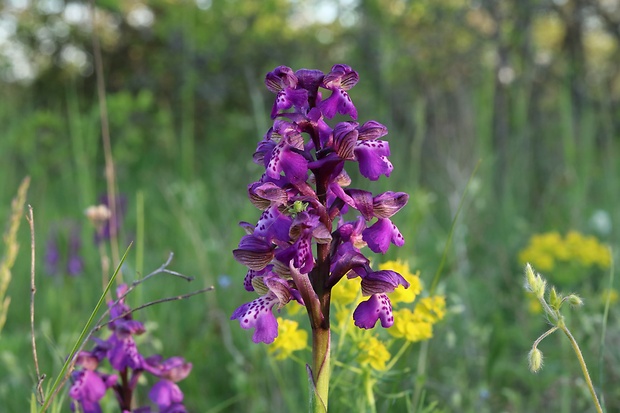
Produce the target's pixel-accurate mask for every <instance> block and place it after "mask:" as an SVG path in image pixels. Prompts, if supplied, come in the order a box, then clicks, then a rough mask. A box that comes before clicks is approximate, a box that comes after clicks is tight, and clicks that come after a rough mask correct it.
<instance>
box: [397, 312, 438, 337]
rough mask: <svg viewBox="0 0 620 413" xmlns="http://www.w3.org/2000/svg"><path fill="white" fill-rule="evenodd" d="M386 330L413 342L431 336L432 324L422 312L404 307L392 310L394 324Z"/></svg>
mask: <svg viewBox="0 0 620 413" xmlns="http://www.w3.org/2000/svg"><path fill="white" fill-rule="evenodd" d="M387 331H388V332H389V333H390V334H391V335H392V336H393V337H396V338H403V339H405V340H407V341H411V342H413V343H415V342H418V341H424V340H428V339H430V338H432V337H433V324H432V323H431V322H430V321H428V320H427V319H426V318H425V317H424V315H423V314H421V313H414V312H413V311H411V310H410V309H408V308H405V309H402V310H398V311H395V312H394V325H393V326H392V327H390V328H389V329H388V330H387Z"/></svg>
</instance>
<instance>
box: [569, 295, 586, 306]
mask: <svg viewBox="0 0 620 413" xmlns="http://www.w3.org/2000/svg"><path fill="white" fill-rule="evenodd" d="M566 300H567V301H568V304H570V305H571V307H580V306H582V305H583V300H582V299H581V297H579V296H578V295H577V294H571V295H569V296H568V297H566Z"/></svg>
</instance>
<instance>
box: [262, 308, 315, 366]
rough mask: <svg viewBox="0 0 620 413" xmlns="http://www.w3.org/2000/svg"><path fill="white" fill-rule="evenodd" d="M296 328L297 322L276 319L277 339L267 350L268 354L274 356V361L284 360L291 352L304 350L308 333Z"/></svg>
mask: <svg viewBox="0 0 620 413" xmlns="http://www.w3.org/2000/svg"><path fill="white" fill-rule="evenodd" d="M298 327H299V323H297V321H292V320H285V319H283V318H281V317H278V337H276V339H275V341H274V342H273V343H272V344H271V345H269V348H268V351H269V353H270V354H273V355H275V359H276V360H284V359H286V358H288V357H290V356H291V354H293V352H295V351H297V350H303V349H305V348H306V346H307V342H308V332H307V331H305V330H299V329H298Z"/></svg>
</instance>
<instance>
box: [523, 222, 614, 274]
mask: <svg viewBox="0 0 620 413" xmlns="http://www.w3.org/2000/svg"><path fill="white" fill-rule="evenodd" d="M519 261H520V262H521V263H522V264H525V263H527V262H529V263H531V264H532V265H533V266H534V267H536V268H537V269H538V270H540V271H551V270H553V269H554V268H555V266H556V263H557V262H573V263H578V264H579V265H581V266H584V267H590V266H594V265H597V266H599V267H600V268H603V269H605V268H608V267H609V265H610V264H611V255H610V252H609V249H608V248H607V247H606V246H605V245H604V244H602V243H601V242H599V240H598V239H596V237H593V236H585V235H583V234H581V233H580V232H578V231H569V232H568V233H567V234H566V236H565V237H564V238H562V236H561V235H560V234H559V233H558V232H557V231H551V232H546V233H543V234H535V235H532V237H531V238H530V241H529V243H528V245H527V247H525V248H524V249H523V250H521V252H520V253H519Z"/></svg>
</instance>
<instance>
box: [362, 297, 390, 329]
mask: <svg viewBox="0 0 620 413" xmlns="http://www.w3.org/2000/svg"><path fill="white" fill-rule="evenodd" d="M379 319H380V320H381V326H382V327H384V328H387V327H391V326H392V324H394V316H393V315H392V304H391V303H390V299H389V298H388V296H387V295H385V294H373V295H372V296H371V297H370V298H369V299H368V300H366V301H364V302H361V303H360V304H359V305H358V306H357V308H356V309H355V311H354V312H353V320H355V325H356V326H358V327H359V328H365V329H369V328H373V327H374V326H375V324H376V323H377V320H379Z"/></svg>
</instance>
